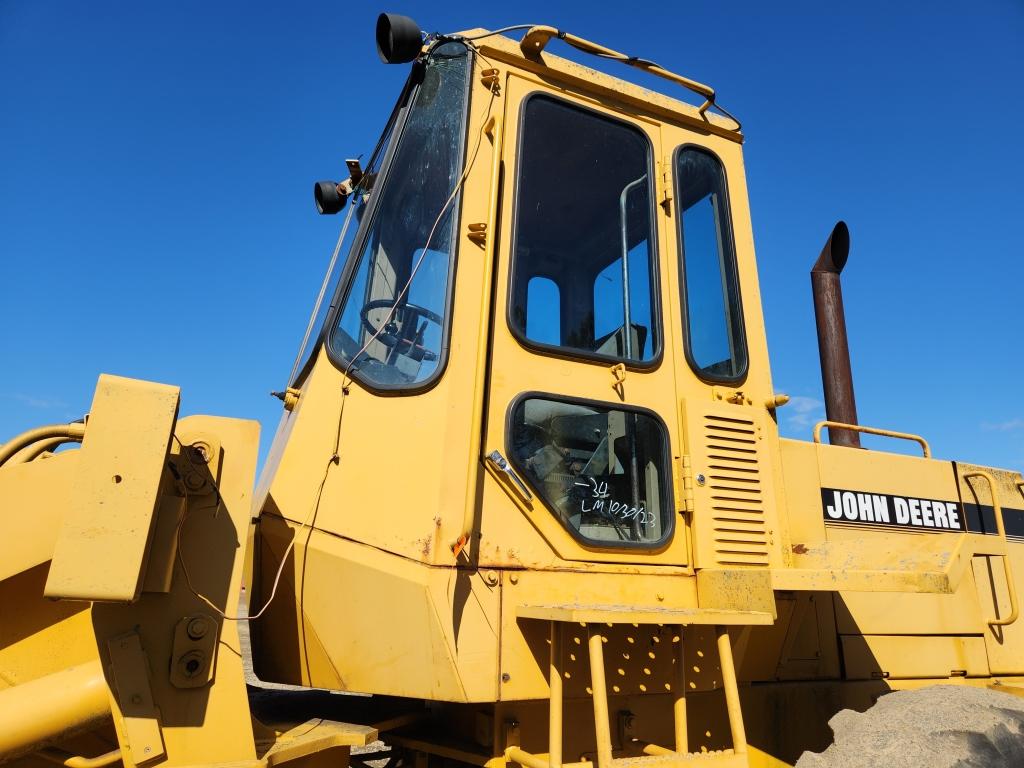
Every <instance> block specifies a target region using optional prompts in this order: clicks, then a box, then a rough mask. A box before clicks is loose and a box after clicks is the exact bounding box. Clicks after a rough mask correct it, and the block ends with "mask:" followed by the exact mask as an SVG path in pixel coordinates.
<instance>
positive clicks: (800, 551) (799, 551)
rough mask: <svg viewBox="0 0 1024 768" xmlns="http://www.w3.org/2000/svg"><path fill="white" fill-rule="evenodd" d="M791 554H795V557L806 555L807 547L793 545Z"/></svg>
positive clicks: (804, 545)
mask: <svg viewBox="0 0 1024 768" xmlns="http://www.w3.org/2000/svg"><path fill="white" fill-rule="evenodd" d="M793 552H794V553H795V554H797V555H805V554H807V545H806V544H794V545H793Z"/></svg>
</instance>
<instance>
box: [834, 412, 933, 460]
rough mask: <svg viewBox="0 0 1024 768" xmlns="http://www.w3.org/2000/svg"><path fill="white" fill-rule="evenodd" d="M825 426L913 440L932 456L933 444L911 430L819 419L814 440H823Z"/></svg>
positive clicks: (926, 456)
mask: <svg viewBox="0 0 1024 768" xmlns="http://www.w3.org/2000/svg"><path fill="white" fill-rule="evenodd" d="M825 427H828V428H829V429H850V430H853V431H854V432H866V433H867V434H869V435H881V436H882V437H894V438H896V439H898V440H913V441H914V442H915V443H919V444H920V445H921V450H922V452H923V453H924V457H925V458H926V459H930V458H931V457H932V449H931V446H929V445H928V441H927V440H925V439H924V438H923V437H921V436H920V435H912V434H911V433H909V432H895V431H893V430H891V429H879V428H878V427H864V426H861V425H860V424H844V423H843V422H841V421H819V422H818V423H817V424H815V425H814V442H816V443H820V442H821V430H822V429H824V428H825Z"/></svg>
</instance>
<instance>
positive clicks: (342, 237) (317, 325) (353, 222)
mask: <svg viewBox="0 0 1024 768" xmlns="http://www.w3.org/2000/svg"><path fill="white" fill-rule="evenodd" d="M409 90H410V84H409V83H406V86H405V88H404V89H403V90H402V95H401V96H400V97H399V99H398V103H397V104H396V105H395V108H394V110H393V111H392V113H391V118H390V119H389V120H388V125H387V127H386V128H385V129H384V133H383V134H382V135H381V137H380V140H379V141H378V142H377V146H376V147H375V148H374V150H373V154H372V155H370V161H369V163H368V164H367V166H366V170H365V171H364V172H363V177H362V179H361V180H360V181H359V183H358V184H357V185H356V186H355V189H354V190H353V192H352V195H351V196H350V197H349V199H348V205H347V207H346V208H345V209H343V210H344V211H345V215H344V218H343V219H342V225H341V233H340V234H339V236H338V242H337V244H336V246H335V248H334V253H333V255H332V256H331V261H330V263H329V264H328V265H327V275H326V277H325V278H324V282H323V284H322V286H321V290H320V295H319V296H317V299H316V303H315V304H314V306H313V313H312V317H311V318H310V322H309V327H308V328H307V329H306V335H305V337H304V338H303V339H302V344H301V345H300V349H299V353H298V355H297V356H296V357H295V365H294V366H293V367H292V372H291V375H290V376H289V377H288V381H289V383H290V384H291V386H298V384H299V381H300V380H301V379H302V378H303V377H305V375H306V374H307V373H308V372H309V367H310V365H311V364H312V362H313V355H312V351H313V350H316V349H317V348H318V347H319V346H320V341H321V340H322V337H323V328H324V322H325V321H326V319H327V317H328V315H329V314H330V313H331V310H332V309H334V307H335V303H334V302H335V301H336V300H337V299H336V294H337V291H338V278H339V276H340V275H341V274H342V272H344V269H343V266H344V264H345V258H346V255H347V254H348V252H349V250H351V248H352V241H353V240H354V239H355V237H356V234H357V232H358V231H359V225H360V222H361V221H362V220H363V215H364V214H365V213H366V209H367V207H368V205H369V202H370V193H371V192H372V190H373V187H374V184H375V183H376V181H377V177H378V176H379V175H380V171H381V166H382V165H383V164H384V159H385V157H387V154H388V147H389V146H390V145H391V137H392V135H393V134H394V132H395V130H394V129H395V125H396V124H397V123H398V119H399V117H400V115H401V113H402V110H403V109H404V107H405V103H406V99H407V97H408V93H409ZM339 255H340V257H341V258H340V259H339ZM325 297H331V298H332V301H330V302H328V301H324V298H325ZM313 330H316V332H317V333H318V334H319V335H318V336H316V337H312V336H311V331H313ZM311 341H312V342H313V343H312V344H311V343H310V342H311ZM300 363H302V366H301V368H300V367H299V364H300Z"/></svg>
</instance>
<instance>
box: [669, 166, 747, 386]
mask: <svg viewBox="0 0 1024 768" xmlns="http://www.w3.org/2000/svg"><path fill="white" fill-rule="evenodd" d="M675 167H676V196H677V199H678V200H679V210H680V215H679V217H678V220H679V252H680V258H681V261H682V264H681V267H680V268H681V270H682V273H683V281H682V286H683V287H682V293H683V296H682V302H683V309H684V311H683V317H684V321H683V322H684V327H683V331H684V334H685V337H686V351H687V356H688V358H689V360H690V365H691V366H693V368H694V369H695V370H696V371H697V373H699V374H700V375H701V376H702V377H704V378H706V379H711V380H715V381H727V382H728V381H737V380H739V379H741V378H743V376H744V374H745V373H746V371H747V349H746V340H745V338H744V333H743V314H742V312H741V308H740V294H739V285H738V282H737V277H736V253H735V250H734V248H733V239H732V226H731V223H730V219H729V199H728V196H727V195H726V187H725V172H724V170H723V168H722V164H721V163H720V162H719V161H718V159H717V158H716V157H715V156H714V155H712V154H711V153H709V152H705V151H704V150H701V149H696V148H693V147H685V148H682V149H680V150H678V151H677V153H676V161H675Z"/></svg>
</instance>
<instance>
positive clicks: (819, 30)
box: [0, 0, 1024, 469]
mask: <svg viewBox="0 0 1024 768" xmlns="http://www.w3.org/2000/svg"><path fill="white" fill-rule="evenodd" d="M832 5H833V4H829V3H820V2H794V3H771V4H769V3H761V2H735V3H716V2H700V3H698V2H686V3H650V2H641V1H639V0H637V1H635V2H631V3H627V4H614V5H611V4H609V6H608V10H604V9H602V10H600V11H599V12H598V11H597V10H596V9H597V8H598V7H599V6H597V5H595V4H594V3H593V2H587V3H582V2H581V3H560V4H557V5H555V4H552V3H539V2H519V3H516V4H515V5H514V6H509V5H505V6H502V5H490V6H487V5H480V4H479V3H449V4H446V5H445V6H444V7H441V6H440V4H429V5H426V4H424V5H423V6H422V7H421V6H420V5H419V4H416V3H409V2H395V3H393V4H391V5H389V6H388V7H387V8H379V7H376V6H372V5H370V4H363V3H315V4H314V3H310V4H302V5H300V4H294V3H270V2H246V3H242V2H222V3H200V2H194V1H193V2H176V3H161V4H157V3H128V2H122V3H109V2H94V3H79V2H70V1H68V2H56V1H54V2H36V1H35V0H0V72H2V73H3V74H2V76H0V263H2V264H3V270H4V271H3V280H2V282H0V321H2V323H3V328H4V330H3V332H2V333H0V440H3V439H6V438H7V437H10V436H11V435H13V434H15V433H17V432H19V431H21V430H22V429H26V428H28V427H31V426H35V425H38V424H41V423H47V422H54V421H62V420H67V419H71V418H76V417H77V416H80V415H81V414H82V413H83V412H85V411H86V410H87V409H88V406H89V402H90V400H91V396H92V390H93V387H94V386H95V381H96V377H97V375H98V374H99V373H100V372H104V371H106V372H111V373H118V374H122V375H128V376H136V377H140V378H146V379H153V380H157V381H164V382H170V383H176V384H179V385H180V386H181V387H182V389H183V413H216V414H222V415H229V416H238V417H247V418H255V419H259V420H260V421H261V422H262V424H263V429H264V442H263V446H264V450H265V448H266V445H267V444H268V442H269V439H270V436H271V434H272V433H273V430H274V427H275V425H276V422H277V419H278V417H279V415H280V403H279V402H278V401H277V400H274V399H272V398H270V397H269V396H268V395H267V392H268V391H270V390H271V389H281V388H283V387H284V385H285V381H284V379H285V378H286V377H287V374H288V371H289V370H290V368H291V364H292V360H293V358H294V355H295V352H296V350H297V347H298V344H299V342H300V340H301V336H302V332H303V330H304V326H305V322H306V320H307V317H308V313H309V309H310V307H311V304H312V302H313V299H314V298H315V296H316V292H317V290H318V288H319V284H320V280H321V277H322V274H323V270H324V268H325V265H326V263H327V260H328V259H329V257H330V251H331V248H332V247H333V244H334V240H335V238H336V236H337V229H338V227H339V226H340V223H341V222H340V218H339V217H318V216H317V215H316V213H315V211H314V208H313V204H312V199H311V194H310V188H311V186H312V182H313V181H314V180H316V179H319V178H328V177H332V176H340V175H342V173H343V162H342V161H343V159H344V158H345V157H351V156H354V155H358V154H360V153H364V154H365V155H367V156H368V154H369V152H370V151H371V150H372V148H373V145H374V143H375V141H376V138H377V136H378V134H379V132H380V131H381V129H382V128H383V126H384V123H385V121H386V119H387V116H388V114H389V112H390V109H391V106H392V103H393V101H394V99H395V98H396V96H397V94H398V91H399V89H400V87H401V84H402V82H403V80H404V78H405V75H406V68H405V67H387V66H384V65H382V64H380V63H379V61H378V59H377V57H376V53H375V50H374V44H373V23H374V19H375V16H376V13H377V12H378V11H380V10H385V9H386V10H393V11H396V12H400V13H407V14H410V15H412V16H414V17H415V18H416V19H417V20H418V21H419V22H420V24H421V25H422V26H423V27H424V28H428V29H431V30H440V31H454V30H458V29H463V28H468V27H474V26H484V27H491V28H495V27H498V26H502V25H505V24H513V23H547V24H553V25H556V26H559V27H561V28H564V29H567V30H570V31H573V32H576V33H577V34H580V35H583V36H584V37H589V38H592V39H596V40H598V41H601V42H604V43H606V44H608V45H610V46H612V47H615V48H618V49H620V50H624V51H626V52H628V53H633V54H637V55H640V56H644V57H647V58H651V59H654V60H656V61H658V62H659V63H662V64H664V65H665V66H667V67H668V68H670V69H673V70H676V71H680V72H683V73H686V74H687V75H690V76H692V77H694V78H695V79H698V80H701V81H705V82H709V83H711V84H712V85H714V86H715V87H716V88H717V89H718V92H719V94H720V99H721V101H722V103H723V104H724V105H726V106H727V107H728V108H729V109H730V110H732V111H734V112H735V113H736V114H737V115H738V116H740V117H741V119H742V120H743V123H744V129H745V132H746V135H747V137H748V140H747V145H746V164H747V174H748V184H749V189H750V197H751V207H752V211H753V218H754V232H755V243H756V247H757V253H758V259H759V263H760V276H761V288H762V298H763V304H764V312H765V317H766V323H767V327H768V335H769V336H768V338H769V345H770V349H771V353H772V368H773V378H774V381H775V385H776V388H777V389H778V390H780V391H785V392H788V393H790V394H791V395H793V396H794V401H793V403H792V404H790V405H789V406H787V408H786V409H784V410H783V411H781V412H780V423H781V426H782V429H783V432H784V433H785V434H789V435H793V436H800V437H807V436H809V429H810V424H811V423H812V422H813V421H814V420H816V419H817V418H819V417H820V415H821V412H822V411H821V407H820V401H821V382H820V374H819V370H818V359H817V349H816V346H815V338H814V322H813V310H812V305H811V297H810V287H809V278H808V275H807V273H808V270H809V268H810V266H811V264H812V263H813V261H814V259H815V258H816V256H817V253H818V251H819V250H820V248H821V245H822V243H823V241H824V239H825V237H826V236H827V234H828V232H829V230H830V229H831V226H832V224H833V223H834V222H835V220H836V219H838V218H843V219H845V220H846V221H847V222H848V223H849V225H850V229H851V233H852V243H853V246H852V253H851V257H850V262H849V265H848V267H847V270H846V274H845V275H844V281H845V286H844V290H845V297H846V306H847V313H848V323H849V331H850V339H851V346H852V352H853V366H854V374H855V377H856V384H857V400H858V408H859V412H860V417H861V421H862V422H864V423H866V424H873V425H880V426H887V427H891V428H895V429H902V430H906V431H911V432H919V433H922V434H924V435H926V436H927V437H928V438H929V439H930V440H931V441H932V444H933V448H934V451H935V453H936V455H937V456H940V457H944V458H960V459H964V460H971V461H977V462H980V463H988V464H994V465H997V466H1009V467H1014V468H1018V469H1021V468H1024V404H1022V400H1021V396H1020V393H1021V389H1022V386H1021V384H1022V380H1024V351H1022V350H1024V347H1022V339H1021V331H1022V325H1024V324H1022V321H1021V316H1020V313H1021V306H1022V291H1024V258H1022V257H1024V249H1022V247H1021V241H1020V238H1021V235H1020V232H1021V221H1022V219H1024V194H1022V192H1021V182H1020V180H1021V179H1022V178H1024V143H1022V142H1021V140H1020V136H1019V134H1020V131H1021V127H1020V126H1021V125H1024V87H1022V85H1021V80H1022V78H1024V2H1022V0H978V1H977V2H974V3H971V4H970V5H969V6H965V5H964V4H962V3H946V2H937V3H936V2H908V3H899V4H896V3H892V2H880V1H879V0H866V1H864V2H858V3H855V4H849V5H848V9H847V10H842V11H840V10H834V9H833V8H832ZM558 53H562V54H564V53H565V52H564V51H562V50H559V51H558ZM587 63H589V64H593V61H592V60H590V61H588V62H587ZM610 71H613V72H615V71H616V70H615V69H614V68H613V69H612V70H610ZM641 82H644V81H643V80H642V79H641ZM648 84H649V83H648ZM659 87H661V86H659Z"/></svg>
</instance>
